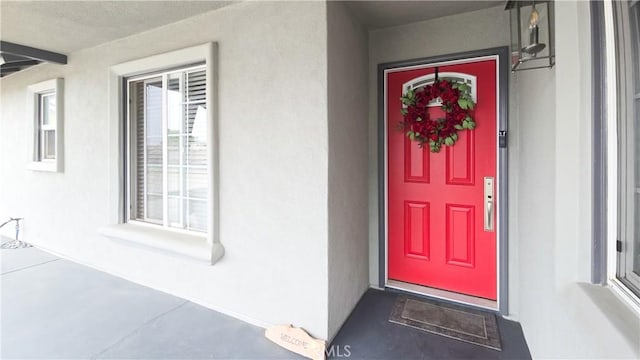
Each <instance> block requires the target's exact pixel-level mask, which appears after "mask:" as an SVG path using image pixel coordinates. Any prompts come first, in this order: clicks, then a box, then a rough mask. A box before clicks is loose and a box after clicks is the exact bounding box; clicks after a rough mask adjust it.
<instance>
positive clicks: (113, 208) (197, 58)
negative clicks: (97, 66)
mask: <svg viewBox="0 0 640 360" xmlns="http://www.w3.org/2000/svg"><path fill="white" fill-rule="evenodd" d="M197 63H204V66H205V71H206V82H207V85H206V107H207V110H208V111H207V141H208V144H209V147H208V151H209V153H208V162H207V167H208V169H209V177H208V185H209V186H208V188H209V192H208V196H207V200H208V201H207V202H208V205H207V206H208V208H209V216H208V219H207V221H208V223H207V229H208V230H207V233H194V232H193V231H186V230H181V229H175V228H169V227H162V226H158V225H154V224H148V223H143V222H139V221H138V222H136V221H129V220H128V201H126V199H127V197H128V196H129V195H128V187H127V186H128V179H127V172H126V171H125V167H126V166H128V164H127V162H128V161H129V160H128V159H127V156H126V153H127V152H126V151H125V146H128V145H127V143H126V139H127V137H126V136H125V132H126V131H128V128H127V127H126V119H127V114H126V113H125V108H126V106H124V105H125V104H124V101H125V95H126V89H125V86H126V83H125V79H126V78H133V77H136V76H139V75H143V74H149V73H154V72H161V71H164V70H167V69H173V68H180V67H185V66H188V65H193V64H197ZM216 97H217V44H216V43H206V44H202V45H198V46H193V47H189V48H185V49H180V50H175V51H170V52H167V53H164V54H159V55H153V56H150V57H146V58H142V59H139V60H134V61H130V62H126V63H122V64H118V65H115V66H112V67H111V68H110V72H109V125H110V128H109V148H110V149H112V151H110V154H111V156H110V158H109V173H110V174H111V176H110V179H111V180H110V181H111V183H110V191H109V213H110V214H111V215H110V216H111V219H110V223H111V225H108V226H105V227H103V228H101V229H99V231H100V232H101V233H102V234H103V235H105V236H107V237H110V238H112V239H115V240H123V241H125V242H127V243H131V242H133V243H135V244H141V245H144V246H146V247H147V248H150V249H157V250H161V251H163V252H165V253H166V252H167V251H168V252H171V253H175V254H178V255H184V256H188V257H191V258H196V259H197V260H204V261H207V262H208V263H210V264H215V263H216V262H217V261H218V260H219V259H220V258H222V256H223V255H224V247H223V246H222V244H221V243H220V239H219V226H218V223H219V220H218V219H219V211H218V209H219V205H218V198H219V196H218V151H217V147H218V130H217V129H218V126H217V109H218V106H217V99H216Z"/></svg>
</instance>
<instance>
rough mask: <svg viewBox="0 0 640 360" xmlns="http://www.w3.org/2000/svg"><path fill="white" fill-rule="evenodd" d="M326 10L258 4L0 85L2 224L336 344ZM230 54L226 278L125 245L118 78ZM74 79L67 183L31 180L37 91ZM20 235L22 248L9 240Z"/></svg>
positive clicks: (95, 262)
mask: <svg viewBox="0 0 640 360" xmlns="http://www.w3.org/2000/svg"><path fill="white" fill-rule="evenodd" d="M326 36H327V35H326V5H325V4H324V3H318V2H310V3H283V2H275V3H264V2H248V3H242V4H237V5H233V6H230V7H227V8H224V9H221V10H219V11H214V12H208V13H204V14H201V15H199V16H196V17H193V18H189V19H185V20H183V21H180V22H177V23H174V24H171V25H167V26H164V27H161V28H158V29H154V30H151V31H147V32H144V33H140V34H137V35H134V36H130V37H127V38H124V39H120V40H117V41H114V42H111V43H107V44H103V45H100V46H97V47H94V48H90V49H86V50H82V51H79V52H76V53H72V54H70V56H69V64H68V65H65V66H60V65H41V66H37V67H35V68H32V69H29V70H26V71H21V72H20V73H17V74H15V75H11V76H9V77H6V78H3V79H2V80H0V86H1V101H2V106H1V112H0V115H1V119H0V134H1V136H0V172H1V174H0V219H2V218H7V217H9V216H21V217H24V218H25V220H24V232H23V234H24V240H26V241H29V242H32V243H34V244H35V245H37V246H39V247H42V248H44V249H48V250H51V251H53V252H55V253H58V254H60V255H62V256H64V257H68V258H70V259H74V260H77V261H79V262H81V263H85V264H88V265H90V266H92V267H95V268H98V269H101V270H104V271H106V272H109V273H113V274H116V275H119V276H122V277H124V278H127V279H130V280H132V281H135V282H138V283H141V284H144V285H148V286H151V287H153V288H157V289H160V290H165V291H167V292H170V293H172V294H175V295H178V296H181V297H184V298H186V299H189V300H192V301H194V302H197V303H200V304H203V305H205V306H208V307H211V308H214V309H218V310H221V311H223V312H225V313H229V314H231V315H234V316H237V317H239V318H241V319H244V320H247V321H249V322H252V323H255V324H258V325H268V324H276V323H293V324H295V325H297V326H302V327H304V328H305V329H307V330H309V331H310V332H311V333H312V334H313V335H314V336H317V337H322V338H326V337H327V336H328V329H327V318H328V314H327V312H328V310H327V309H328V300H327V287H328V280H327V276H328V275H327V251H328V250H327V248H328V244H327V239H328V230H327V223H328V219H327V189H328V170H327V166H328V165H327V161H328V159H327V156H328V155H327V146H328V134H327V132H328V130H327V57H326V53H327V51H326V48H327V46H326ZM211 41H215V42H218V45H219V66H218V69H219V87H218V91H219V93H218V100H219V111H218V114H219V132H220V135H219V138H220V144H219V154H220V167H219V168H220V182H219V187H220V241H221V242H222V244H223V245H224V247H225V250H226V254H225V256H224V257H223V258H222V260H221V261H220V262H219V263H217V264H215V265H214V266H210V265H206V264H203V263H197V262H193V261H191V260H187V259H184V258H180V257H176V256H172V255H167V254H164V253H160V252H155V251H153V250H147V249H141V248H137V247H131V246H126V245H122V244H120V243H116V242H113V241H111V240H109V239H107V238H104V237H102V236H100V235H98V233H97V229H98V228H100V227H102V226H105V225H108V223H109V219H112V218H113V217H114V214H111V213H110V212H109V211H110V210H109V209H110V208H109V204H110V202H111V200H112V199H110V198H109V194H110V191H109V185H110V184H111V183H112V180H113V177H114V176H117V174H113V173H110V172H109V163H110V160H111V159H112V157H113V156H116V155H117V150H118V149H113V148H110V141H109V137H108V134H109V128H110V127H111V126H113V124H109V121H110V120H109V118H108V103H109V99H108V75H109V68H110V67H111V66H113V65H115V64H118V63H122V62H126V61H130V60H134V59H138V58H143V57H147V56H151V55H155V54H159V53H164V52H167V51H171V50H176V49H180V48H185V47H189V46H193V45H198V44H202V43H205V42H211ZM56 77H64V79H65V96H64V98H65V114H64V116H65V119H64V120H65V129H64V130H65V167H64V172H63V173H59V174H56V173H43V172H34V171H29V170H26V167H25V166H26V162H27V159H28V158H29V156H30V149H29V148H28V145H27V144H28V141H27V139H28V138H29V136H31V135H30V134H28V133H27V130H26V129H27V124H28V122H29V121H31V119H30V117H29V114H28V112H27V109H26V88H27V86H28V85H30V84H34V83H37V82H40V81H43V80H48V79H52V78H56ZM7 235H11V231H8V233H7Z"/></svg>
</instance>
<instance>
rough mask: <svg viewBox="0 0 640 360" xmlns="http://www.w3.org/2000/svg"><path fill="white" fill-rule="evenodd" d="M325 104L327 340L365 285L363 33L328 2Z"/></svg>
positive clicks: (341, 6) (345, 12)
mask: <svg viewBox="0 0 640 360" xmlns="http://www.w3.org/2000/svg"><path fill="white" fill-rule="evenodd" d="M327 29H328V44H327V58H328V73H329V81H328V102H329V258H328V259H329V293H328V295H329V337H330V338H331V337H332V336H333V335H335V333H336V332H337V331H338V330H339V328H340V326H341V325H342V323H343V321H344V320H345V319H346V318H347V316H349V313H350V312H351V310H352V309H353V308H354V307H355V305H356V303H357V302H358V300H359V299H360V296H361V295H362V294H363V293H364V291H365V290H366V289H367V288H368V287H369V279H368V276H369V275H368V274H369V269H368V262H369V260H368V245H369V244H368V239H367V227H368V224H367V206H368V199H367V182H368V178H367V165H368V164H367V156H368V153H367V151H368V149H367V144H368V141H367V140H368V139H367V128H368V123H367V116H368V107H367V106H368V105H367V104H368V103H367V101H368V91H367V85H368V83H367V82H368V78H367V74H368V73H367V58H368V53H367V52H368V48H367V33H366V31H365V29H364V28H363V27H362V26H361V25H360V24H359V23H358V22H357V21H356V20H355V19H354V18H353V17H352V16H351V14H350V13H349V11H348V9H347V7H346V6H345V5H344V4H342V3H338V2H328V3H327Z"/></svg>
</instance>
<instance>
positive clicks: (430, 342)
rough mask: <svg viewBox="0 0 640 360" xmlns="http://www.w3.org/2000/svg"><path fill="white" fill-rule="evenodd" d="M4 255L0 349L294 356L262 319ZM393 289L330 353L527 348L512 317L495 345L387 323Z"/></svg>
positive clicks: (374, 298) (396, 355)
mask: <svg viewBox="0 0 640 360" xmlns="http://www.w3.org/2000/svg"><path fill="white" fill-rule="evenodd" d="M0 263H1V265H2V266H1V268H2V275H1V276H0V290H1V298H0V300H1V306H0V333H1V334H0V358H2V359H211V358H215V359H300V357H299V356H297V355H295V354H293V353H290V352H288V351H287V350H285V349H282V348H280V347H278V346H277V345H275V344H273V343H272V342H270V341H269V340H267V339H266V338H265V337H264V330H263V329H261V328H258V327H255V326H253V325H249V324H247V323H244V322H242V321H239V320H236V319H234V318H231V317H228V316H226V315H223V314H220V313H218V312H215V311H213V310H210V309H207V308H204V307H202V306H199V305H196V304H193V303H191V302H188V301H185V300H183V299H180V298H177V297H174V296H171V295H168V294H166V293H162V292H159V291H156V290H153V289H149V288H146V287H144V286H140V285H137V284H134V283H131V282H129V281H126V280H123V279H120V278H117V277H114V276H111V275H108V274H105V273H102V272H100V271H97V270H93V269H91V268H88V267H86V266H82V265H79V264H76V263H73V262H70V261H67V260H64V259H59V258H57V257H55V256H53V255H50V254H47V253H45V252H43V251H40V250H38V249H36V248H27V249H17V250H0ZM395 297H396V295H395V294H393V293H387V292H381V291H377V290H369V291H368V292H367V293H366V294H365V296H364V297H363V298H362V300H361V301H360V303H359V304H358V306H357V307H356V309H355V310H354V312H353V314H352V315H351V317H350V318H349V319H348V321H347V323H346V324H345V325H344V326H343V328H342V329H341V331H340V332H339V334H338V335H337V337H336V338H335V341H334V342H333V344H332V345H333V346H332V347H331V348H330V349H329V350H328V351H329V353H330V354H332V355H333V356H332V357H333V358H338V359H340V358H351V359H444V358H448V359H451V358H461V359H462V358H465V359H523V358H529V352H528V350H527V345H526V343H525V341H524V338H523V335H522V330H521V329H520V326H519V325H518V324H517V323H514V322H510V321H506V320H503V319H499V320H498V326H499V329H500V333H501V337H502V346H503V351H502V352H497V351H493V350H489V349H486V348H483V347H480V346H476V345H471V344H467V343H463V342H460V341H456V340H452V339H448V338H445V337H441V336H437V335H433V334H429V333H424V332H421V331H418V330H415V329H411V328H407V327H404V326H401V325H397V324H393V323H390V322H389V321H388V316H389V313H390V311H391V307H392V305H393V302H394V300H395ZM347 355H349V356H347Z"/></svg>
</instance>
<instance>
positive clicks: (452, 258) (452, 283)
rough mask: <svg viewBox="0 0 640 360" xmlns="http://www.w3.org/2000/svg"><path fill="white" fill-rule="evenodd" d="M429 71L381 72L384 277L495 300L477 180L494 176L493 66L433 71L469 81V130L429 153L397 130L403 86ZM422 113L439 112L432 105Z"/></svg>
mask: <svg viewBox="0 0 640 360" xmlns="http://www.w3.org/2000/svg"><path fill="white" fill-rule="evenodd" d="M434 72H435V68H434V67H427V66H425V67H424V68H419V69H415V68H412V69H407V70H403V69H394V70H393V71H392V72H387V73H386V74H385V84H386V90H387V95H386V96H387V97H386V101H387V104H386V109H387V114H386V118H387V155H388V156H387V194H388V199H387V218H388V244H387V246H388V259H387V260H388V277H389V279H393V280H398V281H403V282H409V283H414V284H419V285H424V286H429V287H435V288H439V289H445V290H449V291H455V292H460V293H464V294H469V295H473V296H479V297H484V298H488V299H493V300H495V299H496V298H497V278H496V274H497V263H496V233H495V232H494V231H485V230H484V216H485V207H486V206H485V199H484V177H493V178H496V117H497V101H496V99H497V92H496V89H497V88H496V86H497V84H496V61H495V60H484V61H475V62H473V61H471V60H470V62H469V63H464V64H455V65H446V66H439V68H438V72H439V73H440V74H442V73H445V72H447V73H462V74H467V75H472V77H475V80H476V93H475V94H476V103H477V105H476V108H475V110H474V119H475V121H476V128H475V130H473V131H468V130H464V131H459V132H458V135H459V140H458V141H457V142H456V144H455V145H454V146H452V147H450V146H443V147H442V149H441V151H440V152H439V153H435V154H434V153H431V152H430V151H429V148H428V146H426V147H425V148H423V149H422V148H420V147H418V145H417V143H416V142H412V141H410V140H409V139H408V138H407V137H406V136H405V134H404V131H400V130H398V123H399V122H400V121H402V115H401V114H400V109H401V106H402V105H401V102H400V100H399V99H400V96H401V95H402V93H403V86H406V85H407V84H408V83H409V82H411V81H412V80H414V79H416V78H419V77H424V76H425V75H428V74H433V73H434ZM430 115H431V116H432V117H434V116H441V115H443V112H442V110H441V109H440V107H439V106H434V107H432V108H431V109H430ZM494 186H495V184H494ZM494 194H497V191H495V189H494ZM492 200H493V206H494V207H495V204H497V199H492ZM493 210H494V211H493V218H494V219H495V218H496V214H497V211H496V210H498V209H495V208H494V209H493ZM493 221H495V220H493ZM495 225H496V224H495V223H494V229H495V228H496V226H495Z"/></svg>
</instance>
